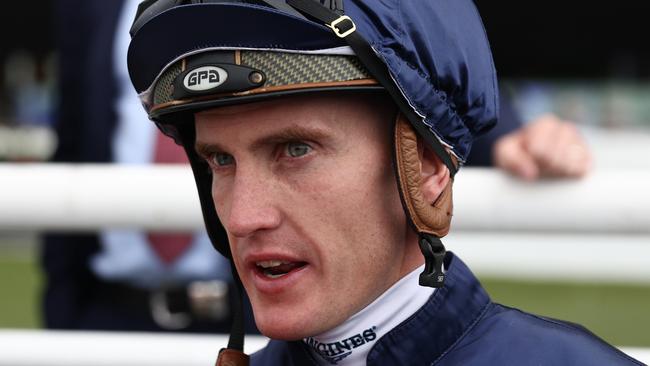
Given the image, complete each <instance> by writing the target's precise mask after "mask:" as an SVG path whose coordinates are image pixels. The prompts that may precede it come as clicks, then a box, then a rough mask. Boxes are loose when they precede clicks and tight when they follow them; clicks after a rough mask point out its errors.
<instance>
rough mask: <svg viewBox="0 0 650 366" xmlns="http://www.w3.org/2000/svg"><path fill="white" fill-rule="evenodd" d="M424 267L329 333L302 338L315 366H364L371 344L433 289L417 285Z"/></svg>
mask: <svg viewBox="0 0 650 366" xmlns="http://www.w3.org/2000/svg"><path fill="white" fill-rule="evenodd" d="M423 270H424V265H422V266H420V267H419V268H417V269H415V270H414V271H413V272H411V273H409V274H407V275H406V276H404V277H403V278H401V279H400V280H399V281H397V282H396V283H395V284H394V285H393V286H391V287H390V288H389V289H388V290H386V292H384V293H383V294H382V295H381V296H379V297H378V298H377V299H376V300H375V301H373V302H372V303H371V304H370V305H368V306H366V307H365V308H364V309H362V310H361V311H359V312H358V313H356V314H354V315H352V316H351V317H350V318H349V319H348V320H346V321H345V322H343V323H342V324H340V325H339V326H337V327H335V328H333V329H330V330H329V331H327V332H325V333H322V334H319V335H316V336H313V337H309V338H305V339H303V342H305V343H306V344H307V345H308V346H309V347H308V348H309V351H310V353H311V354H312V356H313V357H314V359H316V361H317V362H318V364H319V365H321V366H326V365H338V366H357V365H365V364H366V357H367V356H368V352H370V349H372V346H373V345H374V343H375V342H376V341H377V340H378V339H379V338H381V337H382V336H384V335H385V334H386V333H388V332H389V331H391V330H392V329H393V328H395V327H396V326H398V325H399V324H400V323H402V322H403V321H405V320H406V319H408V318H409V317H410V316H411V315H413V314H414V313H415V312H416V311H417V310H418V309H420V308H421V307H422V306H423V305H424V304H425V303H426V302H427V300H428V299H429V297H431V295H432V294H433V292H434V289H433V288H431V287H422V286H420V285H419V283H418V281H419V274H420V273H421V272H422V271H423Z"/></svg>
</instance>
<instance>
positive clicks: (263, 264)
mask: <svg viewBox="0 0 650 366" xmlns="http://www.w3.org/2000/svg"><path fill="white" fill-rule="evenodd" d="M255 264H257V265H258V266H260V267H262V268H271V267H277V266H279V265H281V264H289V262H285V261H279V260H272V261H260V262H255Z"/></svg>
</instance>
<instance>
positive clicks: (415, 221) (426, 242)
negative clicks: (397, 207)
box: [394, 113, 453, 287]
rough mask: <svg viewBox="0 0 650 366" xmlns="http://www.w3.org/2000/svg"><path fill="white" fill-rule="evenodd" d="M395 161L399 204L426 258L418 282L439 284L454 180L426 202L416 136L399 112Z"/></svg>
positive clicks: (442, 280)
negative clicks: (443, 242)
mask: <svg viewBox="0 0 650 366" xmlns="http://www.w3.org/2000/svg"><path fill="white" fill-rule="evenodd" d="M394 160H395V162H394V163H395V171H396V176H397V183H398V184H397V186H398V189H399V192H400V197H401V199H402V206H404V211H405V212H406V216H407V217H408V218H409V221H410V222H411V224H412V225H413V227H414V228H415V230H416V232H417V233H418V243H419V245H420V250H421V251H422V254H423V255H424V259H425V266H424V272H423V273H422V274H420V285H421V286H428V287H442V286H443V285H444V281H445V273H444V270H443V261H444V258H445V253H446V250H445V247H444V245H443V244H442V241H441V240H440V238H441V237H443V236H445V235H447V233H448V232H449V227H450V225H451V216H452V212H453V204H452V184H453V179H450V180H449V183H447V186H446V187H445V188H444V189H443V191H442V192H441V193H440V195H439V196H438V198H437V199H436V201H435V202H433V203H431V202H427V201H426V199H425V197H424V194H423V193H422V173H421V170H422V168H421V161H420V157H419V154H418V135H417V134H416V132H415V131H414V130H413V127H411V124H410V123H409V122H408V121H407V119H406V117H405V116H404V115H403V114H402V113H398V115H397V119H396V121H395V139H394Z"/></svg>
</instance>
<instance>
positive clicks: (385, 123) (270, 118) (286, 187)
mask: <svg viewBox="0 0 650 366" xmlns="http://www.w3.org/2000/svg"><path fill="white" fill-rule="evenodd" d="M395 114H396V110H395V108H394V106H393V104H392V102H391V101H390V100H389V99H388V98H386V97H382V96H368V95H366V96H353V95H351V94H339V96H335V95H331V94H319V95H317V96H301V97H292V98H286V99H278V100H274V101H266V102H260V103H253V104H246V105H239V106H231V107H223V108H219V109H213V110H210V111H206V112H201V113H198V114H197V115H196V130H197V144H198V143H201V144H208V145H210V144H214V145H218V146H219V151H220V153H224V154H227V156H228V157H230V156H231V157H232V158H233V160H232V164H228V165H226V166H216V165H214V164H212V163H211V164H212V167H213V176H214V178H213V182H212V195H213V199H214V204H215V208H216V211H217V213H218V215H219V217H220V219H221V221H222V223H223V225H224V227H225V228H226V231H227V233H228V238H229V240H230V247H231V251H232V253H233V258H234V262H235V265H236V267H237V270H238V272H239V274H240V277H241V279H242V282H243V284H244V287H245V288H246V291H247V293H248V295H249V297H250V299H251V303H252V305H253V311H254V314H255V320H256V323H257V325H258V327H259V329H260V330H261V332H262V333H263V334H265V335H266V336H269V337H271V338H275V339H286V340H295V339H301V338H304V337H308V336H313V335H317V334H320V333H322V332H324V331H327V330H329V329H331V328H333V327H335V326H337V325H339V324H341V323H342V322H344V321H345V320H346V319H347V318H349V317H350V316H352V315H353V314H354V313H356V312H358V311H359V310H361V309H362V308H363V307H365V306H366V305H367V304H369V303H370V302H372V301H373V300H374V299H376V298H377V297H378V296H379V295H381V294H382V293H383V292H384V291H385V290H386V289H388V288H389V287H390V286H391V285H392V284H394V283H395V282H396V281H397V280H398V279H400V278H401V277H403V276H404V275H405V274H407V273H409V272H411V271H412V270H413V269H415V268H416V267H417V266H419V265H420V264H422V263H423V259H422V257H421V255H420V253H419V249H418V247H417V242H416V236H415V234H414V233H413V232H412V230H411V229H410V228H409V227H408V225H407V223H406V217H405V215H404V211H403V209H402V206H401V203H400V200H399V193H398V191H397V185H396V181H395V176H394V173H393V168H392V162H391V146H392V137H391V134H392V129H391V123H392V120H393V119H394V117H395ZM296 126H300V127H301V128H302V129H304V130H306V131H318V133H314V134H313V135H314V137H313V139H311V138H309V133H307V134H306V135H305V134H302V135H301V136H303V135H304V136H306V137H307V138H304V139H302V140H300V139H298V142H300V143H305V144H307V145H309V146H310V148H311V149H310V150H309V152H308V153H306V154H304V155H301V156H299V157H293V156H291V155H290V154H287V152H286V151H287V149H286V146H287V144H286V141H282V140H278V141H276V140H274V139H270V140H269V139H267V138H268V137H269V136H274V135H275V134H277V133H278V132H279V131H287V130H291V129H293V128H295V127H296ZM299 135H300V134H299ZM265 139H266V140H269V141H266V142H264V143H259V141H264V140H265ZM208 158H209V157H208ZM259 253H279V254H281V255H287V256H290V257H291V258H296V259H299V260H300V261H304V262H306V263H307V266H306V267H305V268H304V269H303V270H302V271H301V272H300V274H299V276H296V277H295V278H296V280H295V281H293V282H291V283H290V285H287V286H284V287H282V288H281V289H280V290H277V291H275V292H273V293H272V294H270V293H268V292H266V291H265V290H263V288H262V287H260V286H259V282H256V281H257V280H256V279H255V274H254V271H253V270H252V269H251V267H250V265H249V264H247V263H246V261H247V258H250V256H254V255H256V254H259Z"/></svg>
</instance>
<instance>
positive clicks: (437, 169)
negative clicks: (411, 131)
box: [418, 136, 450, 204]
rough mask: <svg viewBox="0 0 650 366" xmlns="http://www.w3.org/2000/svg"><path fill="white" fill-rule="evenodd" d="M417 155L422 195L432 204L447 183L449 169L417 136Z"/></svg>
mask: <svg viewBox="0 0 650 366" xmlns="http://www.w3.org/2000/svg"><path fill="white" fill-rule="evenodd" d="M418 157H419V159H420V176H421V187H420V188H421V190H422V195H423V196H424V199H425V200H426V201H427V202H428V203H429V204H433V203H434V202H436V200H437V199H438V197H439V196H440V193H442V191H443V190H444V189H445V187H446V186H447V184H448V183H449V179H450V177H449V169H448V168H447V166H446V165H445V164H444V163H443V162H442V160H440V158H439V157H438V155H436V153H435V152H433V150H432V149H431V148H429V147H428V146H427V145H426V142H425V141H424V140H423V139H422V138H420V137H419V136H418Z"/></svg>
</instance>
